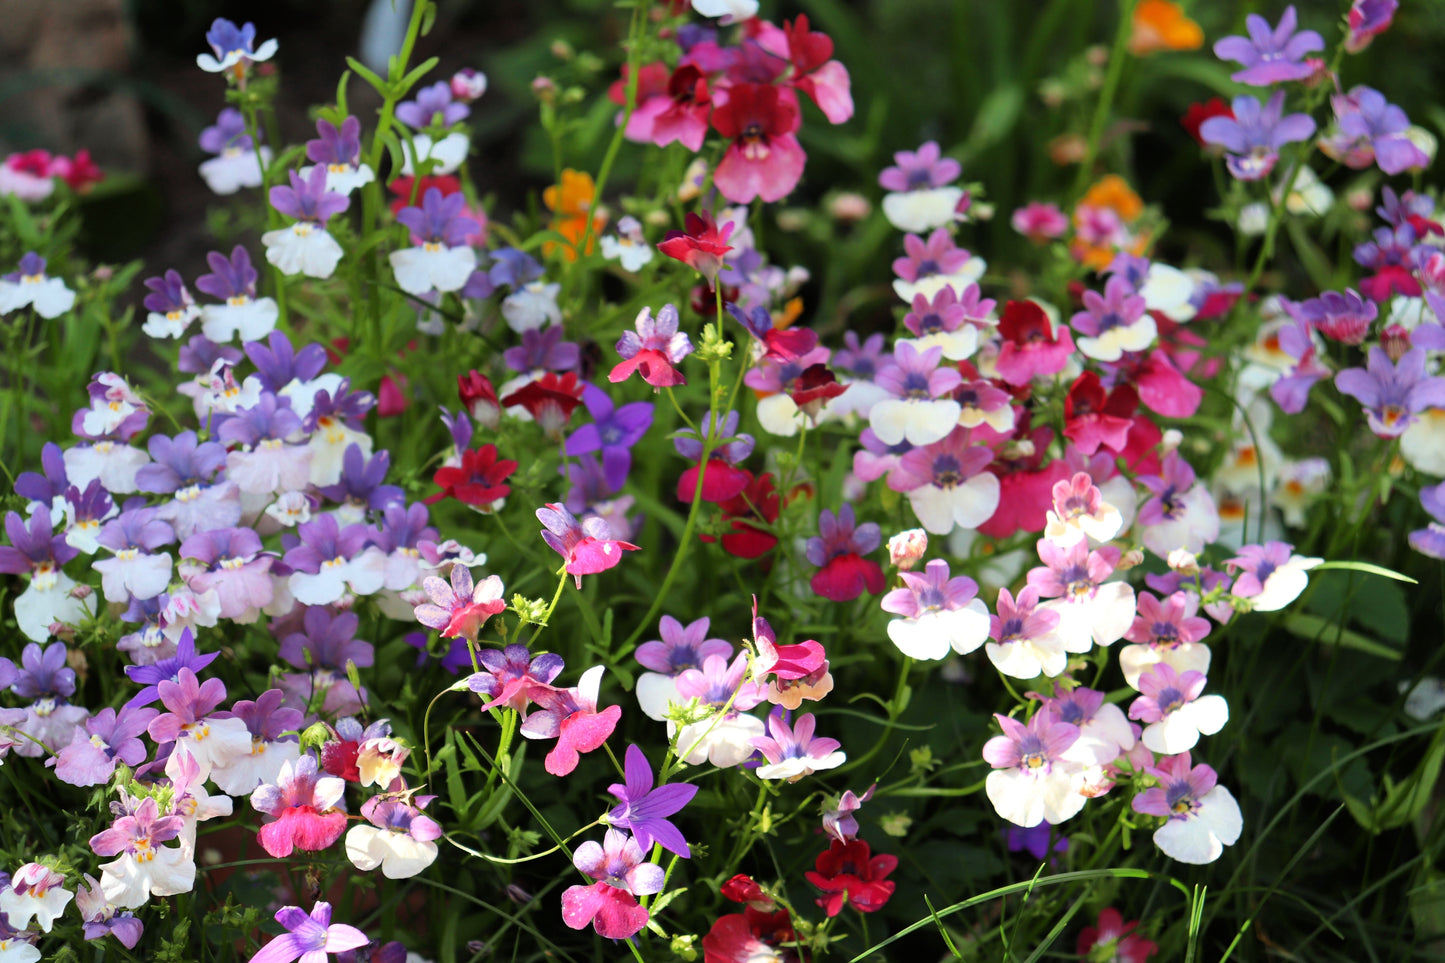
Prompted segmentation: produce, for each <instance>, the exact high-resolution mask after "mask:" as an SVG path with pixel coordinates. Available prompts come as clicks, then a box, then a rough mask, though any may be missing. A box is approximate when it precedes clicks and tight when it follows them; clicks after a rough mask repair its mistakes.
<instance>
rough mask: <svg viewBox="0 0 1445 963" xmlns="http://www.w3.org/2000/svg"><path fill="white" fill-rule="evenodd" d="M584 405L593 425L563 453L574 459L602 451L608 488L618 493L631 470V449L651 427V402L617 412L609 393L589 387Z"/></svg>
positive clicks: (569, 441)
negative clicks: (572, 456) (574, 457)
mask: <svg viewBox="0 0 1445 963" xmlns="http://www.w3.org/2000/svg"><path fill="white" fill-rule="evenodd" d="M582 402H583V404H585V405H586V406H587V412H588V414H590V415H591V416H592V421H593V423H592V424H590V425H582V426H581V427H579V428H578V429H577V430H576V431H574V432H573V433H572V434H571V435H570V436H569V437H568V438H567V443H566V445H565V446H564V448H563V450H564V451H565V452H566V453H567V454H568V455H574V456H575V455H585V454H588V453H590V452H594V451H600V452H601V454H602V471H603V475H604V477H605V478H606V480H607V485H608V487H609V488H610V489H611V490H612V491H618V490H620V489H621V488H622V486H623V484H624V483H625V482H626V481H627V473H628V471H630V470H631V467H632V450H631V449H632V446H633V445H636V444H637V443H638V442H639V441H641V440H642V437H643V435H645V434H647V430H648V429H649V428H651V427H652V402H650V401H634V402H632V403H631V404H626V405H623V406H622V407H620V408H615V407H614V406H613V402H612V398H611V396H609V395H608V394H607V392H605V391H603V390H602V389H601V388H598V387H597V386H596V385H590V384H589V385H587V386H586V388H584V389H583V393H582Z"/></svg>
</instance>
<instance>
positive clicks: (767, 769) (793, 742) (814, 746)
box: [753, 711, 848, 782]
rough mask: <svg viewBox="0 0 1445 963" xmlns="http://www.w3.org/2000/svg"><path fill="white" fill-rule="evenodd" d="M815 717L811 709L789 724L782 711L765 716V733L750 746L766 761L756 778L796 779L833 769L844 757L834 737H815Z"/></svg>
mask: <svg viewBox="0 0 1445 963" xmlns="http://www.w3.org/2000/svg"><path fill="white" fill-rule="evenodd" d="M816 726H817V719H816V718H815V717H814V716H813V714H812V713H811V712H809V713H805V714H804V715H801V716H799V717H798V722H797V724H796V725H795V726H789V725H788V723H787V722H786V721H785V720H784V719H783V716H782V713H781V712H777V711H775V712H774V713H773V714H772V715H770V716H768V733H769V735H770V736H771V738H768V737H767V736H759V737H758V738H756V739H754V740H753V746H754V747H755V748H756V749H757V750H758V751H759V752H761V753H762V754H763V758H764V759H766V760H767V761H768V764H767V765H765V766H759V767H758V769H757V774H758V778H759V779H786V780H787V781H788V782H797V781H798V780H799V779H802V778H803V777H804V776H807V775H810V774H812V773H814V772H816V771H818V770H819V769H836V768H837V767H839V766H841V765H842V764H843V763H844V761H845V760H846V759H847V758H848V757H847V755H846V754H844V753H843V752H842V751H841V749H840V747H841V746H842V743H840V742H839V741H838V740H837V739H828V738H817V737H814V735H813V732H814V729H815V728H816Z"/></svg>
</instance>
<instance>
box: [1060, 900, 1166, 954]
mask: <svg viewBox="0 0 1445 963" xmlns="http://www.w3.org/2000/svg"><path fill="white" fill-rule="evenodd" d="M1138 925H1139V921H1138V920H1130V921H1129V922H1128V923H1125V922H1124V917H1122V916H1120V915H1119V911H1118V910H1116V909H1114V907H1112V906H1110V907H1106V908H1105V909H1103V910H1100V911H1099V922H1098V925H1097V926H1086V927H1084V928H1083V929H1082V930H1080V931H1079V942H1078V945H1077V947H1076V952H1077V953H1078V954H1079V958H1080V959H1084V960H1092V959H1095V958H1096V957H1097V956H1100V955H1102V954H1103V953H1108V954H1109V958H1110V959H1113V960H1117V961H1119V963H1148V960H1149V957H1151V956H1153V955H1154V954H1155V953H1157V952H1159V946H1158V944H1156V943H1153V942H1151V941H1150V940H1146V939H1145V938H1144V937H1142V936H1140V935H1139V934H1138V933H1135V932H1134V930H1135V928H1136V927H1137V926H1138Z"/></svg>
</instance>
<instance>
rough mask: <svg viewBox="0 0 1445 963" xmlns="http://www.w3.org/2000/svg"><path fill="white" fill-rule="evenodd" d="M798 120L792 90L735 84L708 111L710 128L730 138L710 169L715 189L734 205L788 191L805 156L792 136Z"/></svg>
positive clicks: (800, 171) (776, 196)
mask: <svg viewBox="0 0 1445 963" xmlns="http://www.w3.org/2000/svg"><path fill="white" fill-rule="evenodd" d="M801 121H802V117H801V115H800V114H799V112H798V103H797V98H796V96H795V95H794V94H792V93H791V92H788V91H785V90H784V89H782V88H779V87H775V86H772V85H770V84H753V83H738V84H733V86H732V87H730V88H729V89H728V100H727V103H725V104H722V105H720V106H717V107H714V108H713V112H712V124H713V127H714V128H716V130H717V132H718V133H719V134H721V135H722V136H723V137H724V139H726V140H730V141H732V143H731V144H729V145H728V148H727V151H726V152H725V153H724V154H723V157H722V160H720V161H719V162H718V165H717V170H715V171H714V172H713V183H714V184H715V185H716V187H717V189H718V191H720V192H721V193H722V195H723V196H724V197H726V198H727V199H728V200H730V201H732V202H733V203H734V204H748V203H750V202H751V201H752V200H753V198H755V197H761V198H762V199H763V200H764V201H779V200H782V199H783V198H784V197H786V196H788V195H789V194H791V193H792V191H793V188H794V187H796V186H797V184H798V181H799V180H800V179H801V178H802V176H803V165H804V163H806V161H807V159H808V158H807V155H806V154H805V153H803V148H802V147H801V146H799V144H798V139H797V137H796V136H795V134H796V132H797V130H798V127H799V125H800V123H801ZM664 253H666V252H664Z"/></svg>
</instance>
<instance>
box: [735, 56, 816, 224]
mask: <svg viewBox="0 0 1445 963" xmlns="http://www.w3.org/2000/svg"><path fill="white" fill-rule="evenodd" d="M800 123H801V115H800V114H799V112H798V101H797V96H796V95H795V94H794V93H793V92H792V91H791V90H787V89H785V88H780V87H774V86H772V85H771V84H734V85H733V86H732V87H731V88H730V89H729V90H728V101H727V103H726V104H723V105H721V106H719V107H716V108H714V109H713V112H712V125H713V127H714V128H716V130H717V132H718V133H719V134H722V135H723V137H725V138H727V139H729V140H731V141H732V143H731V144H730V145H728V149H727V152H726V153H724V154H723V157H722V160H720V161H718V165H717V170H716V171H714V172H713V183H714V184H715V185H716V186H717V189H718V191H719V192H721V193H722V195H723V197H726V198H727V199H728V200H730V201H732V202H733V203H734V204H748V203H751V201H752V200H753V198H755V197H761V198H762V199H763V200H765V201H778V200H782V199H783V198H784V197H787V196H788V195H789V194H791V193H792V191H793V188H794V187H796V186H797V185H798V181H799V180H800V179H801V178H802V176H803V165H804V164H805V163H806V162H807V159H808V155H807V154H805V153H803V148H802V147H801V146H799V144H798V138H797V137H795V136H793V135H794V133H795V132H796V131H797V129H798V126H799V124H800Z"/></svg>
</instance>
